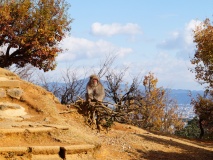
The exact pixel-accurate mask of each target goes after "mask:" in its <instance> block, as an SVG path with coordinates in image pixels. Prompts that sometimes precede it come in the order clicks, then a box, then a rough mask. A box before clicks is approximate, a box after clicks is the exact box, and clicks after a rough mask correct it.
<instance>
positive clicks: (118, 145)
mask: <svg viewBox="0 0 213 160" xmlns="http://www.w3.org/2000/svg"><path fill="white" fill-rule="evenodd" d="M0 137H1V140H0V160H28V159H29V160H44V159H48V160H61V159H65V158H66V160H70V159H76V160H81V159H84V160H86V159H87V160H92V159H94V160H95V159H96V160H121V159H123V160H166V159H168V160H177V159H178V160H210V159H213V143H212V142H204V141H192V140H185V139H180V138H177V137H171V136H166V135H160V134H156V133H151V132H149V131H146V130H143V129H140V128H137V127H134V126H131V125H125V124H119V123H115V124H114V125H113V126H112V129H111V130H110V131H109V132H108V133H107V132H106V131H101V132H100V133H99V132H97V131H96V130H92V129H91V128H90V127H88V126H87V125H85V123H84V117H83V116H82V115H81V114H79V113H78V110H77V109H76V108H75V107H72V106H71V108H67V107H66V106H64V105H61V104H60V103H59V101H58V100H57V98H55V97H54V95H53V94H52V93H50V92H47V91H46V90H44V89H43V88H41V87H39V86H36V85H33V84H31V83H28V82H26V81H23V80H21V79H20V78H19V77H18V76H17V75H15V74H13V73H11V72H9V71H7V70H4V69H1V68H0ZM61 152H63V153H61Z"/></svg>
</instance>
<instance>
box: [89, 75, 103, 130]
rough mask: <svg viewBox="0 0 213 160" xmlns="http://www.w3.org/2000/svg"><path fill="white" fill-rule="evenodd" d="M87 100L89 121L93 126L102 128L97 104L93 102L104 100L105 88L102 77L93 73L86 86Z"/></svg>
mask: <svg viewBox="0 0 213 160" xmlns="http://www.w3.org/2000/svg"><path fill="white" fill-rule="evenodd" d="M86 92H87V93H86V102H87V104H88V106H89V107H88V112H87V116H88V121H90V122H89V123H91V124H90V125H91V126H92V128H93V129H94V128H96V127H97V128H98V129H101V126H100V124H99V122H98V121H99V119H100V118H98V112H97V111H96V109H95V106H94V105H93V104H92V103H91V102H95V103H99V102H102V101H103V99H104V97H105V89H104V86H103V85H102V84H101V82H100V79H99V77H98V76H97V75H91V76H90V77H89V82H88V83H87V86H86Z"/></svg>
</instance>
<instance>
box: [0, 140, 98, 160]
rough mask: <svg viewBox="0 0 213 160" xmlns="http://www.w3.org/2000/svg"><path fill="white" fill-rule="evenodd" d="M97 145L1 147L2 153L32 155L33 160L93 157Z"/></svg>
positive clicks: (68, 159) (0, 153)
mask: <svg viewBox="0 0 213 160" xmlns="http://www.w3.org/2000/svg"><path fill="white" fill-rule="evenodd" d="M95 149H96V147H95V145H90V144H82V145H69V146H62V147H60V146H30V147H19V146H17V147H0V155H15V156H24V155H29V154H30V155H32V160H65V159H66V160H71V159H78V158H80V159H81V158H82V159H88V158H89V159H93V156H92V155H93V153H94V151H95Z"/></svg>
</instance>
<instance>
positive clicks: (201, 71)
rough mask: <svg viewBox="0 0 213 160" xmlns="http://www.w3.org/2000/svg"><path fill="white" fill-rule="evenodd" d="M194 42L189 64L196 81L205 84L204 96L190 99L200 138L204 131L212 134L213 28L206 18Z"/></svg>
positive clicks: (198, 29)
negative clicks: (194, 48)
mask: <svg viewBox="0 0 213 160" xmlns="http://www.w3.org/2000/svg"><path fill="white" fill-rule="evenodd" d="M194 33H195V34H194V42H195V43H196V48H197V50H196V52H195V55H194V58H193V59H192V60H191V63H192V64H193V65H195V69H194V70H192V71H193V72H195V75H196V77H195V78H196V79H197V80H198V81H199V82H200V84H206V85H207V86H206V91H205V94H204V96H203V97H202V96H200V95H199V96H198V98H197V100H195V99H192V102H191V103H192V105H194V109H195V113H196V114H197V115H198V117H199V127H200V138H202V137H203V136H204V134H205V130H206V131H208V132H210V133H211V134H212V133H213V119H212V117H213V107H212V106H213V26H212V25H211V23H210V20H209V19H208V18H207V19H206V20H204V22H203V23H202V24H201V25H200V26H198V27H197V28H196V29H195V30H194Z"/></svg>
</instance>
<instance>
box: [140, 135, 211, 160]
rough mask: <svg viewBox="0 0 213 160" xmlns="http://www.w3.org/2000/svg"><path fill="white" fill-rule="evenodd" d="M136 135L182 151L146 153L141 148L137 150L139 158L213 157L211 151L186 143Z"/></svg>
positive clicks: (178, 159)
mask: <svg viewBox="0 0 213 160" xmlns="http://www.w3.org/2000/svg"><path fill="white" fill-rule="evenodd" d="M138 136H140V137H142V138H144V139H146V140H147V141H151V142H154V143H158V144H162V145H164V146H166V147H168V148H169V147H170V146H174V147H177V148H180V149H182V153H177V152H163V151H149V152H148V153H144V151H142V150H137V151H138V153H139V154H141V159H148V160H212V159H213V152H212V151H209V150H206V149H202V148H197V147H194V146H190V145H187V144H183V143H179V142H175V141H173V140H172V139H170V140H166V139H161V138H157V137H152V136H148V135H141V134H138Z"/></svg>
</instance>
